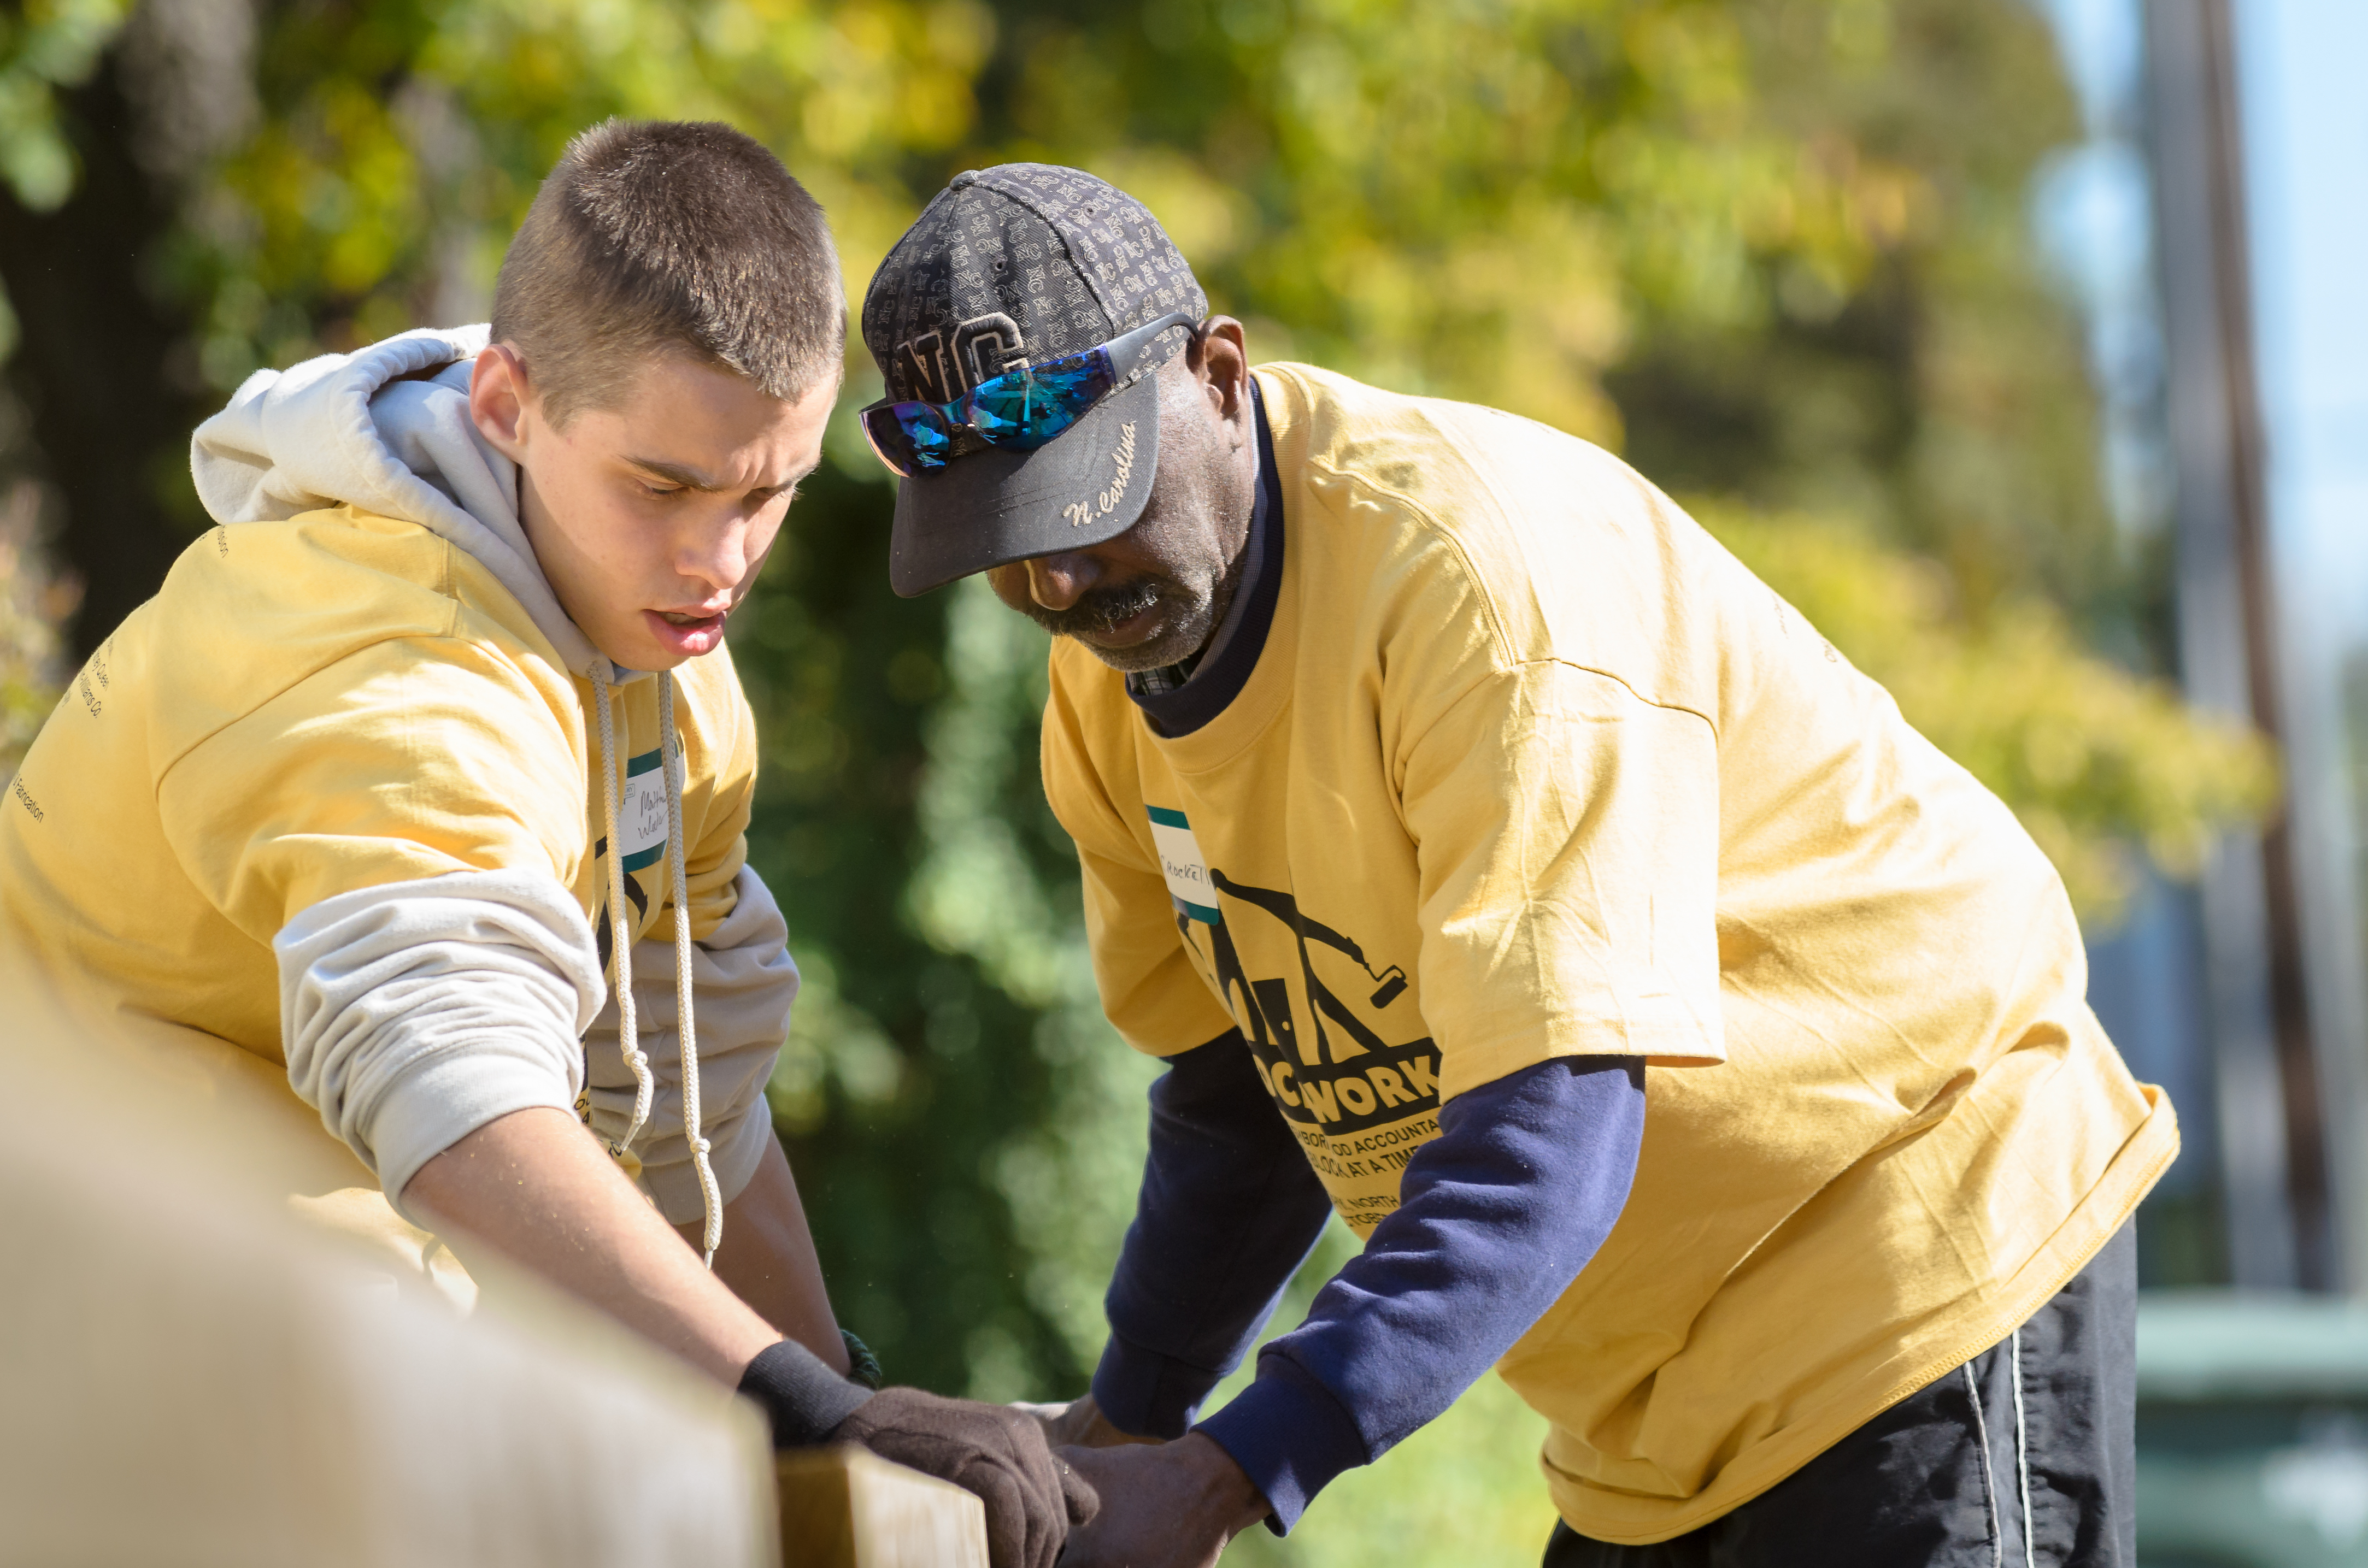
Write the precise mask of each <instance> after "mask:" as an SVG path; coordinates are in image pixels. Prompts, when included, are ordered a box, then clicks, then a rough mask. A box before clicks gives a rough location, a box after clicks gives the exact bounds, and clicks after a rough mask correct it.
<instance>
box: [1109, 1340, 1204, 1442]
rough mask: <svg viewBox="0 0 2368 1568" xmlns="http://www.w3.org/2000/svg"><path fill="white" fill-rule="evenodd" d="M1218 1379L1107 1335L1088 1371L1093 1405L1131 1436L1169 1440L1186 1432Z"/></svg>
mask: <svg viewBox="0 0 2368 1568" xmlns="http://www.w3.org/2000/svg"><path fill="white" fill-rule="evenodd" d="M1223 1378H1224V1373H1223V1372H1220V1371H1212V1370H1210V1369H1207V1368H1205V1367H1195V1366H1193V1365H1192V1364H1191V1363H1190V1362H1189V1361H1179V1360H1178V1359H1177V1358H1175V1357H1173V1356H1163V1355H1161V1354H1160V1353H1159V1352H1158V1351H1156V1350H1146V1349H1144V1347H1143V1346H1140V1345H1137V1344H1135V1343H1134V1342H1133V1340H1131V1339H1128V1338H1127V1337H1126V1336H1125V1335H1119V1334H1113V1335H1110V1343H1109V1344H1107V1345H1105V1346H1103V1347H1102V1358H1101V1364H1100V1365H1099V1366H1097V1367H1096V1368H1095V1369H1094V1403H1095V1404H1096V1405H1098V1406H1099V1407H1100V1410H1101V1413H1102V1415H1103V1418H1104V1419H1106V1420H1107V1421H1109V1422H1110V1425H1111V1426H1115V1427H1117V1428H1118V1429H1119V1430H1120V1431H1121V1432H1124V1433H1126V1434H1127V1435H1128V1436H1129V1437H1162V1438H1174V1437H1182V1436H1183V1435H1184V1434H1185V1433H1186V1432H1187V1431H1189V1430H1190V1428H1191V1426H1192V1417H1193V1416H1194V1415H1198V1414H1200V1409H1201V1401H1202V1400H1204V1399H1206V1398H1208V1397H1209V1391H1210V1390H1211V1389H1212V1388H1215V1387H1216V1386H1217V1384H1218V1382H1219V1381H1221V1380H1222V1379H1223Z"/></svg>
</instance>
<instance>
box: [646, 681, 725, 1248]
mask: <svg viewBox="0 0 2368 1568" xmlns="http://www.w3.org/2000/svg"><path fill="white" fill-rule="evenodd" d="M658 680H659V681H660V683H661V684H660V685H659V687H658V744H659V746H660V747H661V748H662V757H661V763H662V767H661V771H662V772H664V773H665V775H666V859H667V861H668V862H669V863H670V864H671V865H672V866H673V867H674V992H675V1016H676V1017H677V1019H678V1020H679V1021H680V1026H681V1027H680V1028H679V1029H678V1030H677V1035H678V1036H679V1038H680V1040H681V1041H682V1137H683V1142H686V1143H688V1144H689V1145H690V1168H691V1169H692V1170H694V1171H696V1172H697V1173H698V1174H699V1198H700V1202H701V1203H702V1204H703V1205H705V1207H706V1210H707V1228H706V1232H705V1236H704V1240H705V1242H706V1248H705V1251H706V1256H707V1267H709V1268H711V1269H712V1268H713V1267H715V1249H716V1247H717V1246H718V1245H719V1244H722V1242H723V1190H722V1189H721V1188H719V1187H717V1186H716V1185H715V1167H714V1166H712V1165H710V1164H709V1163H708V1160H707V1149H708V1144H707V1139H706V1138H705V1137H704V1136H702V1135H701V1133H700V1126H699V1026H698V1023H697V1021H696V1020H695V1019H694V1018H692V1017H691V1013H690V979H691V968H690V894H689V890H688V888H687V887H686V885H685V874H684V871H683V842H682V797H683V791H684V790H688V789H689V788H690V776H689V769H688V767H686V765H685V764H684V762H683V759H682V742H681V739H680V737H679V736H677V734H676V733H675V728H674V676H672V675H671V674H661V675H660V676H658Z"/></svg>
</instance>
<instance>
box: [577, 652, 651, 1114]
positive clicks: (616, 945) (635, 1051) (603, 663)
mask: <svg viewBox="0 0 2368 1568" xmlns="http://www.w3.org/2000/svg"><path fill="white" fill-rule="evenodd" d="M592 687H593V690H594V693H595V695H596V696H597V697H598V699H599V703H600V804H601V806H602V807H603V808H604V810H605V811H606V812H607V816H608V820H607V821H606V822H605V823H604V824H602V825H603V826H604V828H605V829H606V831H607V832H608V835H609V947H610V949H612V950H613V951H614V952H615V953H616V955H617V979H616V986H617V1043H618V1045H619V1046H620V1048H621V1049H622V1051H623V1052H624V1057H625V1066H626V1067H627V1068H628V1069H629V1070H631V1072H632V1074H633V1119H632V1121H631V1122H630V1123H628V1124H627V1125H626V1128H625V1135H624V1136H623V1137H622V1138H620V1139H619V1140H617V1142H614V1143H611V1144H609V1158H611V1159H618V1158H621V1157H622V1156H623V1155H624V1153H626V1151H627V1150H629V1149H631V1148H632V1146H633V1139H634V1138H635V1136H636V1135H638V1134H639V1133H640V1132H641V1131H642V1124H643V1122H645V1121H647V1120H649V1119H650V1101H651V1099H652V1098H653V1097H654V1096H655V1095H656V1093H657V1081H656V1080H655V1078H653V1077H652V1076H651V1075H650V1059H649V1055H648V1053H647V1052H645V1051H643V1050H642V1040H641V1031H640V1029H639V1028H637V1027H636V1020H635V1018H634V1017H633V937H632V930H631V927H630V926H629V925H628V923H627V921H626V919H625V908H626V905H625V843H624V840H623V839H621V838H620V837H618V836H617V719H616V708H615V703H616V699H615V696H614V694H613V692H612V691H611V688H610V687H609V661H608V660H606V659H599V660H596V661H595V662H594V664H593V665H592Z"/></svg>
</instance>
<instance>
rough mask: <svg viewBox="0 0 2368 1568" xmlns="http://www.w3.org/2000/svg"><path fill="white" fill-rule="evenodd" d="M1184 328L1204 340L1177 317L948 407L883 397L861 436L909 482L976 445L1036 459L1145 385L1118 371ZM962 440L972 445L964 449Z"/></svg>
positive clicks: (1191, 322)
mask: <svg viewBox="0 0 2368 1568" xmlns="http://www.w3.org/2000/svg"><path fill="white" fill-rule="evenodd" d="M1179 326H1180V327H1182V328H1184V329H1185V330H1186V331H1187V332H1190V333H1191V334H1192V335H1194V336H1195V337H1196V338H1197V337H1198V336H1199V335H1200V324H1199V321H1198V318H1196V317H1194V316H1192V315H1191V314H1190V313H1189V312H1183V311H1178V312H1174V313H1173V314H1170V315H1164V316H1161V317H1160V318H1159V319H1158V320H1157V321H1154V322H1145V323H1144V324H1143V325H1141V326H1139V327H1136V328H1135V329H1134V330H1133V331H1132V332H1129V333H1127V334H1125V335H1122V336H1119V337H1113V338H1111V339H1110V341H1109V342H1108V343H1105V344H1102V345H1100V346H1099V347H1094V348H1088V349H1087V350H1086V351H1085V352H1084V353H1082V354H1069V355H1064V356H1063V357H1062V358H1058V359H1047V360H1044V361H1043V362H1042V363H1041V364H1035V365H1022V366H1020V367H1019V369H1016V370H1006V371H1004V372H1003V374H1001V375H999V376H995V377H991V378H989V379H988V380H986V381H981V382H979V383H978V385H976V386H974V387H973V388H971V389H970V391H968V392H964V393H962V396H960V397H958V398H956V399H954V400H953V401H952V402H951V403H915V402H897V401H895V400H894V399H891V398H882V399H881V400H880V401H879V402H878V403H873V404H871V406H870V407H869V408H866V409H865V410H863V413H862V415H861V418H862V420H863V434H864V437H865V438H866V439H867V440H869V441H870V442H871V449H872V450H873V451H874V452H876V453H878V454H879V457H880V460H881V461H882V462H883V463H886V464H887V465H888V470H889V472H892V473H894V474H896V475H898V476H899V477H900V478H905V479H909V478H911V477H912V476H913V475H914V474H916V473H925V472H928V471H930V470H932V469H940V468H943V467H945V466H946V464H947V463H949V462H951V460H953V459H955V458H957V457H959V456H961V455H962V453H963V452H965V451H972V450H975V449H976V444H975V443H984V444H985V445H987V446H990V447H1004V448H1008V449H1011V450H1013V451H1021V452H1032V451H1034V450H1035V449H1037V448H1039V447H1041V446H1043V445H1044V444H1045V443H1046V442H1048V441H1050V440H1052V439H1053V437H1055V436H1058V435H1060V434H1061V433H1062V432H1063V431H1064V430H1066V429H1068V427H1069V426H1072V425H1075V424H1076V422H1077V421H1078V420H1080V419H1082V418H1084V417H1085V415H1086V412H1087V410H1088V409H1090V408H1092V407H1093V406H1094V404H1096V403H1099V402H1101V400H1102V399H1104V398H1106V397H1108V396H1110V393H1112V392H1117V391H1119V390H1120V389H1121V388H1122V387H1128V386H1132V385H1133V384H1134V383H1135V382H1136V381H1140V380H1141V379H1142V378H1143V375H1144V372H1143V371H1140V370H1138V371H1137V372H1135V373H1134V374H1133V375H1131V376H1128V377H1127V378H1126V379H1125V380H1123V381H1121V380H1120V379H1119V372H1118V367H1119V366H1121V365H1124V364H1129V363H1132V362H1133V360H1134V358H1136V357H1137V356H1138V355H1140V354H1141V353H1142V352H1143V351H1144V349H1145V348H1147V347H1150V344H1151V340H1152V339H1153V338H1155V337H1156V336H1158V335H1160V334H1161V333H1163V332H1172V331H1174V330H1175V329H1176V328H1178V327H1179ZM965 436H969V437H974V438H975V442H965V441H964V440H963V437H965Z"/></svg>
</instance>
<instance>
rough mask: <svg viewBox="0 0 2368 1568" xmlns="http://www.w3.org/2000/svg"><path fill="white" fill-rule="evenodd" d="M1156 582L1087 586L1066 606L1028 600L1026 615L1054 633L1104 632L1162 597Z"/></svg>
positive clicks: (1078, 634)
mask: <svg viewBox="0 0 2368 1568" xmlns="http://www.w3.org/2000/svg"><path fill="white" fill-rule="evenodd" d="M1166 594H1167V591H1166V589H1165V588H1164V587H1163V585H1160V584H1159V583H1156V582H1154V581H1153V580H1151V579H1150V578H1147V577H1146V578H1143V579H1140V580H1138V581H1135V582H1133V583H1121V584H1119V585H1116V586H1114V587H1108V588H1088V589H1087V591H1086V592H1085V593H1083V594H1081V595H1079V596H1078V597H1077V602H1076V603H1075V604H1073V605H1071V606H1070V607H1069V608H1066V609H1046V608H1044V607H1043V606H1042V605H1040V604H1037V603H1034V602H1033V601H1030V604H1029V605H1028V614H1029V618H1030V619H1032V620H1034V621H1035V622H1036V624H1037V625H1039V626H1041V627H1042V628H1043V629H1044V630H1045V631H1049V632H1051V633H1052V634H1053V636H1055V637H1079V636H1083V635H1084V634H1085V633H1087V632H1088V631H1099V632H1101V633H1102V634H1104V635H1105V636H1107V635H1108V634H1109V633H1110V632H1112V631H1117V630H1118V629H1119V628H1120V627H1121V626H1123V625H1125V624H1126V623H1127V622H1128V621H1130V620H1133V619H1134V618H1135V617H1136V616H1138V615H1141V614H1142V613H1143V612H1144V610H1147V609H1149V608H1151V607H1152V606H1154V605H1156V604H1157V603H1158V602H1159V601H1160V600H1161V599H1162V598H1164V597H1166Z"/></svg>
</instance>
